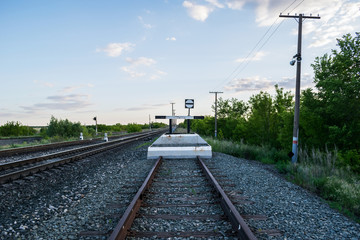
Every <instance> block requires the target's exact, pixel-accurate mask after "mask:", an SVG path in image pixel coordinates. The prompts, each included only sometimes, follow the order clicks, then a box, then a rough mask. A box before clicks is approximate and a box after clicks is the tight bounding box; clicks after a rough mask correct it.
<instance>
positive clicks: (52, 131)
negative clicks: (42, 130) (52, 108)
mask: <svg viewBox="0 0 360 240" xmlns="http://www.w3.org/2000/svg"><path fill="white" fill-rule="evenodd" d="M83 131H84V129H83V127H82V126H81V124H80V122H77V123H72V122H70V121H69V120H67V119H65V120H61V119H60V120H58V119H56V118H55V117H54V116H51V119H50V123H49V126H48V127H47V130H46V135H47V136H49V137H55V136H58V137H59V138H62V139H63V138H70V137H79V136H80V133H81V132H83Z"/></svg>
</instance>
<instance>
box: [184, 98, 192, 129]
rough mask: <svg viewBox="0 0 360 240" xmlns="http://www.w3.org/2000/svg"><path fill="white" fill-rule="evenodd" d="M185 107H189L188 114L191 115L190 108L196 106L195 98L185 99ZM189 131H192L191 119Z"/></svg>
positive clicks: (188, 124)
mask: <svg viewBox="0 0 360 240" xmlns="http://www.w3.org/2000/svg"><path fill="white" fill-rule="evenodd" d="M185 108H187V109H188V110H189V111H188V116H190V109H191V108H194V99H185ZM187 133H190V119H188V120H187Z"/></svg>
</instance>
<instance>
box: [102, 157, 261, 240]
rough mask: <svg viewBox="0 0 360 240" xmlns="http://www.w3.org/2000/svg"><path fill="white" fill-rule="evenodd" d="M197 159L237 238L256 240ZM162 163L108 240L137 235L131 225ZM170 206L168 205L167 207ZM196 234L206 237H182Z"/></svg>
mask: <svg viewBox="0 0 360 240" xmlns="http://www.w3.org/2000/svg"><path fill="white" fill-rule="evenodd" d="M197 159H198V161H199V163H200V166H201V168H202V170H203V171H204V173H205V175H206V177H207V179H208V180H209V181H210V182H211V184H212V186H213V187H214V188H215V190H216V192H217V193H218V195H219V197H220V205H221V207H222V209H223V211H224V213H225V214H226V217H227V218H228V219H229V220H230V222H231V224H232V227H233V229H234V231H235V232H236V235H237V237H238V238H239V239H246V240H256V239H257V238H256V237H255V235H254V234H253V233H252V232H251V230H250V228H249V227H248V226H247V224H246V223H245V221H244V220H243V218H242V217H241V216H240V214H239V212H238V211H237V210H236V208H235V206H234V205H233V204H232V202H231V201H230V199H229V198H228V196H227V195H226V193H225V192H224V190H223V189H222V188H221V186H220V185H219V183H218V182H217V181H216V179H215V178H214V176H213V175H212V174H211V172H210V171H209V169H208V168H207V167H206V165H205V163H204V162H203V161H202V160H201V159H200V158H199V157H197ZM161 162H162V157H159V158H158V160H157V161H156V163H155V165H154V166H153V168H152V169H151V171H150V173H149V174H148V176H147V178H146V179H145V181H144V183H143V184H142V186H141V187H140V189H139V190H138V192H137V193H136V195H135V197H134V198H133V200H132V201H131V203H130V205H129V206H128V208H127V209H126V211H125V213H124V214H123V216H122V217H121V219H120V221H119V223H118V224H117V225H116V227H115V229H114V231H113V232H112V234H111V236H110V237H109V238H108V240H122V239H125V238H126V236H128V235H134V234H135V233H134V232H130V228H131V225H132V223H133V221H134V219H135V217H136V215H137V212H138V210H139V209H140V207H141V203H142V200H143V195H144V192H145V191H146V190H147V189H149V188H150V186H151V184H152V182H153V179H154V176H155V174H156V171H157V169H158V168H159V166H160V164H161ZM168 206H169V205H167V207H168ZM173 217H174V216H173ZM186 217H189V216H182V215H181V216H178V218H181V219H182V218H186ZM191 218H194V217H193V216H192V217H191ZM159 234H160V235H161V236H163V235H162V234H164V233H159ZM194 234H195V235H196V234H198V235H199V234H200V235H201V236H203V235H204V233H196V232H192V233H185V235H184V236H182V237H191V236H195V235H194ZM135 235H137V236H142V237H151V236H153V233H149V232H145V233H143V235H144V236H143V235H142V234H141V233H140V234H138V233H136V234H135ZM200 235H199V236H200ZM164 236H165V235H164ZM164 236H163V237H164ZM169 236H173V235H169ZM176 236H179V235H176ZM211 236H213V235H211Z"/></svg>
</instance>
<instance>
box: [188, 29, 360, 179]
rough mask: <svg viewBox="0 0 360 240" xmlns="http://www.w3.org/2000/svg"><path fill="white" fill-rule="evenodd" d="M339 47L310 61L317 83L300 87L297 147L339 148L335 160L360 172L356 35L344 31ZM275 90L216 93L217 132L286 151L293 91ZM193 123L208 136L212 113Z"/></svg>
mask: <svg viewBox="0 0 360 240" xmlns="http://www.w3.org/2000/svg"><path fill="white" fill-rule="evenodd" d="M337 46H338V47H339V50H332V51H331V54H325V55H323V56H321V57H317V58H316V59H315V61H314V63H313V64H312V65H311V66H312V68H313V69H314V84H315V86H314V89H311V88H308V89H305V90H303V91H302V92H301V99H300V126H299V146H300V147H302V148H308V149H311V148H316V149H322V150H325V149H327V150H337V152H338V160H337V164H338V165H341V166H350V167H351V169H352V170H354V171H356V172H359V173H360V34H359V33H355V36H354V37H353V36H351V34H347V35H344V36H343V37H342V38H341V39H337ZM275 92H276V93H275V95H274V96H271V95H270V94H269V93H267V92H263V91H261V92H260V93H258V94H256V95H253V96H252V97H250V99H249V100H248V102H244V101H242V100H238V99H236V98H232V99H222V98H220V99H219V101H218V137H219V138H220V139H221V138H224V139H228V140H233V141H238V142H239V141H243V142H245V143H247V144H252V145H266V146H269V147H271V148H275V149H277V150H282V151H285V152H290V151H291V147H292V144H291V141H292V130H293V120H294V96H293V94H292V93H291V92H290V91H284V89H283V88H280V87H279V86H278V85H275ZM212 108H213V109H214V106H212ZM191 128H192V130H194V131H196V132H198V133H200V134H204V135H208V136H212V135H214V117H210V116H206V117H205V119H204V120H193V121H192V122H191ZM300 160H301V159H300Z"/></svg>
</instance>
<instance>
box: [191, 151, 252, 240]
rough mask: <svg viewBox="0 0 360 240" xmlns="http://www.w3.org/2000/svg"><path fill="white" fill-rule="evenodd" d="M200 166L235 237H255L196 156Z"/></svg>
mask: <svg viewBox="0 0 360 240" xmlns="http://www.w3.org/2000/svg"><path fill="white" fill-rule="evenodd" d="M198 160H199V162H200V165H201V168H202V169H203V171H204V172H205V174H206V177H207V178H208V179H209V181H210V182H211V184H212V185H213V187H214V188H215V190H216V191H217V193H218V194H219V196H220V198H221V200H220V205H221V207H222V209H223V211H224V212H225V214H226V215H227V217H228V218H229V220H230V222H231V224H232V227H233V229H234V231H236V234H237V237H238V238H239V239H250V240H255V239H257V238H256V237H255V235H254V234H253V233H252V232H251V230H250V228H249V227H248V225H247V224H246V223H245V221H244V219H243V218H242V217H241V215H240V213H239V212H238V211H237V210H236V208H235V206H234V205H233V204H232V202H231V201H230V199H229V197H228V196H227V195H226V193H225V192H224V190H223V189H222V188H221V186H220V184H219V183H218V182H217V181H216V179H215V178H214V176H213V175H212V174H211V172H210V170H209V169H208V168H207V167H206V165H205V163H204V162H203V161H202V160H201V159H200V158H199V157H198Z"/></svg>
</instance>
